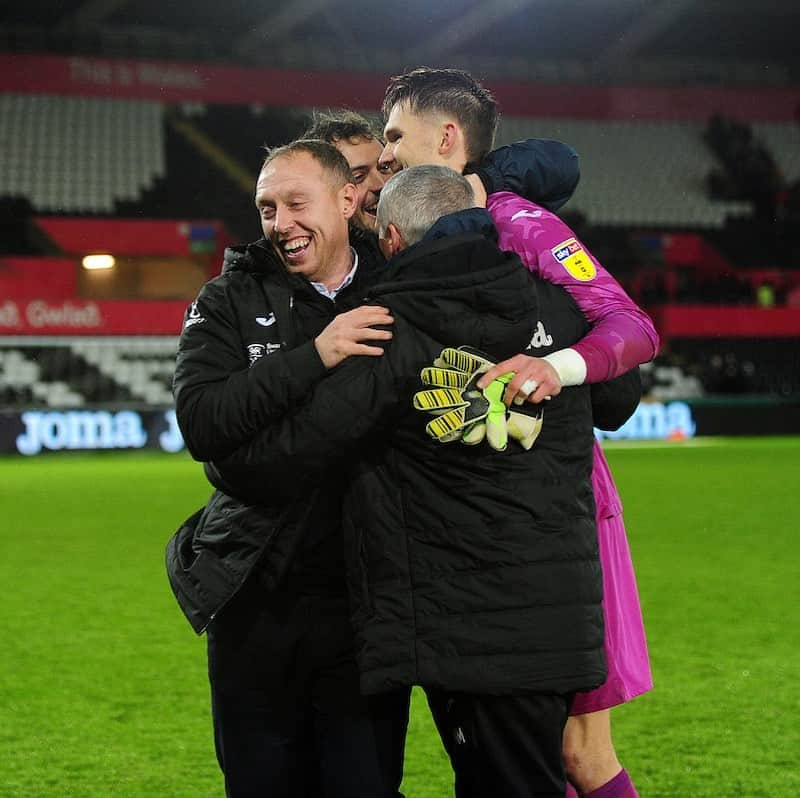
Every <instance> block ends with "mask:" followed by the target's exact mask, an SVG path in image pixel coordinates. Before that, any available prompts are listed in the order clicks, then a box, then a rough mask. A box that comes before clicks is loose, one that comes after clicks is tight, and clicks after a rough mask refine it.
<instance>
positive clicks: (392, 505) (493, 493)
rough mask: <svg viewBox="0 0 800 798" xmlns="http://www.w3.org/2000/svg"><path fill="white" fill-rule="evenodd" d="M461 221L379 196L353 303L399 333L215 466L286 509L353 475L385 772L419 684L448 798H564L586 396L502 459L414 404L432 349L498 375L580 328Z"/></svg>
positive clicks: (587, 442) (411, 185) (428, 197)
mask: <svg viewBox="0 0 800 798" xmlns="http://www.w3.org/2000/svg"><path fill="white" fill-rule="evenodd" d="M473 204H474V198H473V195H472V190H471V188H470V187H469V184H468V183H467V182H466V181H465V179H464V178H463V177H461V176H460V175H458V174H457V173H456V172H454V171H452V170H450V169H447V168H446V167H441V166H425V167H417V168H413V169H408V170H405V171H403V172H402V173H401V174H399V175H397V176H395V177H394V178H393V179H392V180H391V181H390V182H389V183H388V184H387V186H386V188H385V189H384V190H383V192H382V194H381V200H380V204H379V208H378V220H379V233H380V243H381V248H382V249H383V251H384V254H385V255H386V256H387V257H388V258H389V259H390V260H389V262H388V264H387V266H386V271H385V275H384V278H385V279H384V280H383V281H382V282H380V283H379V284H378V285H376V286H374V287H373V288H372V289H371V290H370V291H369V293H368V295H367V297H366V301H367V302H369V303H374V304H380V305H383V306H386V307H388V308H390V309H391V312H392V315H393V317H394V318H395V325H394V335H393V338H392V340H391V341H390V342H388V343H387V344H386V346H385V353H384V356H383V357H380V358H366V357H351V358H348V359H347V360H345V361H344V362H343V363H342V364H341V365H340V366H339V367H337V368H336V369H334V370H333V371H332V372H331V373H330V374H329V375H328V376H326V377H325V378H324V379H323V380H321V381H320V382H319V383H318V384H317V385H316V387H315V389H314V391H313V395H312V396H311V397H310V399H309V401H308V402H307V403H306V404H304V405H303V406H302V407H300V408H298V409H297V411H296V412H295V413H294V414H291V415H290V416H288V417H286V418H284V419H282V420H279V421H276V422H275V423H274V424H272V425H270V426H269V427H267V428H266V429H264V430H263V431H262V432H261V433H260V434H259V435H258V436H257V437H256V438H254V439H253V440H251V442H250V443H249V444H248V445H246V446H244V447H242V448H241V449H239V450H237V451H236V452H235V453H234V454H233V455H232V456H231V457H229V458H228V459H226V460H224V461H222V462H217V463H215V467H216V468H217V469H218V471H219V473H220V474H221V475H222V476H223V477H225V478H228V479H235V480H236V481H237V484H241V483H243V482H244V481H245V480H249V481H250V484H251V489H252V490H253V491H254V492H257V491H258V490H259V489H260V490H262V491H263V489H264V487H263V486H264V485H267V484H269V486H270V490H271V491H273V492H276V493H277V492H282V494H283V495H285V496H287V497H291V496H296V497H302V496H303V495H304V494H305V493H306V492H307V491H308V490H309V489H310V488H311V486H313V485H314V484H316V483H318V482H319V481H320V480H322V479H324V478H325V474H326V472H329V471H330V469H332V468H342V467H348V468H350V469H351V473H350V479H349V487H348V490H347V493H346V495H345V497H344V501H343V508H344V509H343V512H344V525H345V534H346V560H347V569H348V588H349V594H350V601H351V607H352V620H353V625H354V631H355V635H356V656H357V660H358V664H359V668H360V671H361V686H362V690H363V691H364V692H365V693H367V694H368V695H373V696H382V697H384V698H387V697H388V698H389V700H388V701H387V702H386V704H385V705H386V706H395V707H400V708H401V710H400V711H399V712H398V716H397V718H396V719H395V722H394V724H392V723H391V722H389V723H387V722H386V721H387V719H386V718H385V717H384V718H382V721H381V724H380V726H379V733H382V734H389V735H390V736H392V738H393V739H394V740H396V745H397V750H396V751H395V756H394V758H395V759H400V758H401V757H402V744H403V738H404V734H405V723H406V717H404V715H403V710H402V708H403V707H404V706H407V704H405V703H404V701H403V700H398V701H393V700H391V699H392V697H393V696H397V695H398V694H403V693H407V691H408V689H409V687H410V686H411V685H414V684H417V685H421V686H423V687H424V688H425V689H426V692H427V694H428V698H429V701H430V703H431V706H432V708H433V709H434V715H435V717H436V720H437V724H438V726H439V729H440V733H442V734H443V735H445V736H447V739H445V740H444V742H445V745H446V746H447V747H448V749H449V750H450V752H451V759H452V762H453V765H454V768H455V770H456V780H457V785H458V790H459V792H458V794H459V795H489V794H497V795H506V796H516V795H519V796H522V795H533V794H553V795H556V794H559V792H560V794H563V792H564V789H565V779H564V773H563V766H562V762H561V735H562V731H563V728H564V724H565V722H566V718H567V713H568V710H569V705H570V701H571V697H572V695H573V694H574V692H575V691H577V690H585V689H588V688H592V687H594V686H596V685H598V684H600V683H602V682H603V680H604V678H605V661H604V653H603V614H602V609H601V599H602V586H601V585H602V582H601V573H600V565H599V561H598V553H597V537H596V529H595V520H594V499H593V494H592V487H591V470H592V443H593V433H592V406H591V399H590V393H589V388H588V386H576V387H572V388H567V389H564V390H563V391H562V392H561V393H560V394H559V395H558V396H557V397H554V398H553V400H552V401H551V402H549V403H548V404H547V407H546V408H545V410H544V417H543V419H542V424H541V429H540V430H539V434H538V437H537V438H536V440H535V442H534V443H533V445H532V448H530V450H526V449H525V448H524V447H523V446H521V445H518V444H517V442H516V441H515V440H511V441H509V443H508V445H507V446H506V447H505V449H504V451H496V450H495V449H493V448H492V447H491V446H489V445H488V443H485V442H484V443H479V444H478V445H477V447H472V448H470V447H466V446H463V445H462V444H461V443H459V442H453V443H442V442H440V441H439V440H436V439H435V438H434V437H431V436H430V435H426V434H425V432H424V431H423V430H424V427H425V425H426V423H427V422H429V421H430V418H429V417H428V416H425V415H422V414H420V413H419V412H417V411H415V410H414V409H413V407H412V398H413V396H414V395H415V394H417V393H419V392H420V391H421V390H422V389H423V388H424V386H423V385H422V384H421V383H420V378H419V374H420V372H421V370H422V369H423V368H424V367H426V366H430V365H431V363H432V362H433V361H434V359H435V358H436V357H437V356H439V355H440V353H441V352H442V350H443V349H446V348H448V347H450V348H457V347H459V346H462V345H469V346H472V347H476V348H478V349H479V350H480V351H481V352H483V353H485V354H486V355H487V356H488V357H489V358H490V359H494V360H502V359H503V358H506V357H509V356H510V355H512V354H515V353H516V352H518V351H521V350H523V349H525V348H526V347H527V346H528V344H529V342H530V341H531V339H532V337H533V335H534V334H535V333H536V331H537V329H538V327H539V325H540V324H541V325H543V326H544V327H545V328H546V330H547V331H548V336H549V338H550V340H551V342H552V347H553V348H554V349H556V348H563V347H566V346H570V345H571V344H572V343H574V342H575V341H577V340H579V339H580V338H581V337H582V336H583V335H584V334H585V333H586V332H587V328H588V324H587V322H586V321H585V319H584V318H583V315H582V314H581V313H580V312H579V310H578V309H577V306H576V305H575V303H574V301H573V300H572V299H571V298H570V297H569V296H568V294H567V293H566V292H565V291H564V290H563V289H561V288H558V287H557V286H553V285H551V284H548V283H545V282H541V281H537V280H536V279H535V278H532V277H531V276H530V274H529V273H528V272H527V271H526V270H525V269H524V267H523V266H522V265H521V263H520V262H519V260H518V258H517V257H516V256H515V255H513V254H511V253H504V252H501V251H500V250H499V249H498V248H497V246H496V244H495V243H494V241H493V238H494V236H495V231H494V226H493V224H492V221H491V218H490V217H489V216H488V214H487V213H486V211H485V210H482V209H477V208H474V207H472V206H473ZM542 354H546V350H545V352H543V353H542ZM479 398H480V397H479ZM464 404H465V405H469V406H470V407H471V406H472V405H471V404H470V402H465V403H464ZM475 404H476V405H480V402H479V401H477V402H476V403H475ZM478 411H480V408H478ZM478 415H480V412H479V413H478ZM477 417H478V416H470V415H469V414H468V413H467V412H466V411H465V413H464V418H463V422H464V426H462V427H461V428H458V429H456V430H455V432H456V433H457V434H458V433H465V432H466V433H471V432H472V429H471V428H470V426H469V424H468V422H470V421H474V420H476V418H477ZM484 417H485V418H486V420H487V421H488V417H486V416H485V413H484ZM457 434H456V436H455V437H457ZM531 485H534V486H536V489H535V490H531V489H530V486H531ZM392 729H393V731H392ZM445 729H446V730H447V731H446V732H445ZM380 747H381V748H382V749H384V750H385V746H380ZM389 766H390V767H391V763H390V765H389Z"/></svg>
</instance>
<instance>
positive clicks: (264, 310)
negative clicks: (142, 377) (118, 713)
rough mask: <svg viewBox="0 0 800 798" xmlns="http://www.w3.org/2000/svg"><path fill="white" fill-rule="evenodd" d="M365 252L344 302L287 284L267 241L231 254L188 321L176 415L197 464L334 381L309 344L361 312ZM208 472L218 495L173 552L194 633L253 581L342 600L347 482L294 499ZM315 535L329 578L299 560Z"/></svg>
mask: <svg viewBox="0 0 800 798" xmlns="http://www.w3.org/2000/svg"><path fill="white" fill-rule="evenodd" d="M365 243H366V242H361V243H360V245H359V249H358V251H359V268H358V270H357V273H356V279H355V281H354V282H353V284H352V285H351V286H349V287H348V288H346V289H344V290H343V291H342V292H341V293H340V294H339V296H338V297H337V301H336V303H334V302H332V301H331V300H329V299H327V298H325V297H322V296H320V295H319V294H318V293H317V291H316V290H315V289H314V288H313V286H311V284H310V283H309V282H308V280H306V279H305V278H303V277H301V276H299V275H292V274H289V273H288V272H287V271H286V269H285V268H284V267H283V265H282V263H281V262H280V260H278V258H277V256H276V255H275V254H274V252H273V250H272V248H271V247H270V246H269V245H268V244H266V242H264V241H259V242H256V243H254V244H250V245H248V246H246V247H240V248H232V249H229V250H227V251H226V254H225V263H224V266H223V272H222V274H221V275H220V276H219V277H216V278H215V279H213V280H211V281H209V282H208V283H207V284H206V285H205V286H204V287H203V289H202V290H201V292H200V294H199V296H198V298H197V301H196V302H194V303H193V304H192V306H191V307H190V308H189V310H188V311H187V315H186V319H185V321H184V329H183V332H182V334H181V338H180V342H179V348H178V358H177V364H176V369H175V376H174V393H175V403H176V412H177V418H178V423H179V426H180V429H181V432H182V433H183V436H184V439H185V441H186V445H187V448H188V449H189V451H190V452H191V454H192V455H193V456H194V457H195V459H197V460H201V461H211V460H215V459H221V458H224V457H225V456H226V455H228V454H230V453H231V452H232V451H234V450H235V449H236V447H238V446H241V445H242V444H243V443H245V442H246V441H248V440H250V439H251V438H252V437H253V436H254V435H255V434H256V433H257V432H258V431H259V430H261V429H263V428H264V426H265V425H268V424H269V423H270V422H273V421H275V420H276V419H279V418H282V417H283V416H285V415H286V414H287V413H289V412H290V411H291V410H292V409H293V408H295V407H296V406H297V405H298V404H300V403H301V402H302V401H304V400H305V398H306V397H307V396H308V394H309V393H310V391H311V389H312V386H313V385H314V384H315V383H316V382H317V381H318V380H319V379H320V378H321V377H322V376H324V375H325V374H326V373H327V370H326V368H325V366H324V365H323V363H322V361H321V360H320V358H319V355H318V354H317V350H316V348H315V347H314V344H313V338H314V337H315V336H316V335H318V334H319V333H320V332H321V331H322V329H323V328H324V327H325V326H326V325H327V324H328V323H329V322H330V321H331V320H332V319H333V318H334V316H335V315H336V313H337V312H339V311H341V310H343V309H348V308H349V307H351V306H353V305H355V304H359V301H360V299H361V297H362V296H363V292H364V290H365V287H366V285H368V284H370V282H371V275H372V273H373V272H374V270H375V267H376V265H377V258H376V257H375V254H376V253H375V251H374V249H373V248H371V247H369V246H366V245H365ZM205 468H206V475H207V476H208V478H209V480H210V481H211V483H212V485H213V486H214V487H216V488H217V489H218V490H217V491H216V492H215V493H214V494H213V495H212V496H211V498H210V500H209V502H208V503H207V505H206V506H205V507H204V508H203V509H202V510H200V511H199V512H197V513H195V514H194V515H192V516H191V517H190V518H188V519H187V520H186V521H185V522H184V523H183V524H182V525H181V527H180V528H179V529H178V531H177V532H176V533H175V535H173V537H172V538H171V539H170V541H169V543H168V545H167V551H166V560H167V573H168V576H169V580H170V584H171V586H172V589H173V591H174V593H175V595H176V598H177V599H178V603H179V604H180V606H181V609H182V610H183V612H184V614H185V615H186V617H187V618H188V620H189V622H190V623H191V624H192V627H193V628H194V630H195V631H196V632H198V633H200V632H202V631H203V630H204V629H205V628H206V627H207V626H208V624H209V622H210V621H212V620H213V618H214V617H215V616H216V615H217V613H218V612H219V611H220V610H221V609H222V607H224V606H225V604H227V602H228V601H229V600H230V599H231V598H232V597H233V595H234V594H235V593H236V592H237V591H238V590H239V588H240V587H241V585H242V584H243V583H244V581H245V580H246V579H247V578H248V577H249V576H250V575H251V574H253V575H254V576H255V577H256V578H258V579H260V580H261V581H262V583H264V585H265V586H266V587H267V588H275V587H277V586H278V585H280V584H283V585H285V584H286V582H287V580H291V579H292V578H295V579H296V580H297V581H303V582H306V583H308V582H309V580H310V581H311V582H314V583H315V584H313V585H312V587H313V588H314V589H316V590H324V591H325V592H341V593H344V591H345V580H344V565H343V555H342V553H341V550H342V544H341V519H340V512H339V507H340V503H341V500H340V495H341V492H342V490H343V489H344V488H343V482H340V481H333V480H332V481H328V483H326V484H325V485H324V486H321V485H316V486H313V487H311V488H309V490H308V491H306V492H305V494H304V495H303V496H302V497H301V498H298V494H297V493H296V492H295V491H294V490H290V491H283V490H282V489H281V487H280V485H279V484H278V483H277V482H272V481H269V480H267V481H259V480H257V479H250V478H249V475H248V474H247V473H246V472H244V473H242V474H241V478H240V475H239V474H236V473H233V472H229V473H227V474H226V475H223V474H221V473H220V472H219V471H218V470H217V469H216V468H215V467H214V465H213V464H212V463H210V462H206V464H205ZM331 508H335V509H334V511H331ZM309 535H313V536H315V540H318V541H327V542H326V545H328V546H329V550H330V552H331V554H332V561H331V562H330V563H328V564H326V565H325V566H324V567H323V568H322V569H320V568H319V567H316V568H314V569H308V563H306V562H304V561H303V556H302V553H303V545H304V543H308V539H309ZM292 568H296V569H297V570H298V573H296V574H293V573H292V571H291V569H292ZM303 568H307V570H306V571H305V572H303V571H302V569H303Z"/></svg>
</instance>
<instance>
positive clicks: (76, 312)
mask: <svg viewBox="0 0 800 798" xmlns="http://www.w3.org/2000/svg"><path fill="white" fill-rule="evenodd" d="M25 318H26V319H27V321H28V324H30V326H31V327H37V328H40V327H78V328H93V327H100V326H102V324H103V317H102V315H101V313H100V308H99V307H98V306H97V305H96V304H95V303H94V302H86V303H85V304H81V305H76V304H73V303H72V302H62V303H61V304H60V305H49V304H48V303H47V302H45V301H44V300H41V299H36V300H34V301H33V302H29V303H28V306H27V307H26V308H25Z"/></svg>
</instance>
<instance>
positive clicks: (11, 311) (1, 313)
mask: <svg viewBox="0 0 800 798" xmlns="http://www.w3.org/2000/svg"><path fill="white" fill-rule="evenodd" d="M19 326H20V320H19V308H18V307H17V303H16V302H12V301H11V300H10V299H7V300H6V301H5V302H4V303H3V304H2V305H0V327H8V328H14V327H19Z"/></svg>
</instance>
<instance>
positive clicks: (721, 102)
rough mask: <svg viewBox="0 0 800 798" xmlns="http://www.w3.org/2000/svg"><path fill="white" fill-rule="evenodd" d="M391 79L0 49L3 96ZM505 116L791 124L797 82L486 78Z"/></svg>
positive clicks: (334, 85)
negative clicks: (661, 83)
mask: <svg viewBox="0 0 800 798" xmlns="http://www.w3.org/2000/svg"><path fill="white" fill-rule="evenodd" d="M387 82H388V76H386V75H367V74H363V73H356V72H309V71H301V70H292V69H264V68H262V69H248V68H244V67H228V66H210V65H208V64H193V63H177V62H169V61H140V60H136V61H133V60H116V59H109V58H92V57H85V56H72V57H66V56H54V55H26V54H18V53H0V92H16V93H23V94H66V95H77V96H88V97H117V98H123V99H125V98H128V99H144V100H158V101H160V102H165V103H177V102H184V101H192V100H194V101H199V102H207V103H216V104H235V105H247V104H250V103H258V104H261V105H272V106H319V107H337V106H348V107H351V108H358V109H364V110H370V109H374V110H377V109H378V108H379V107H380V103H381V100H382V98H383V93H384V90H385V88H386V84H387ZM486 86H487V87H488V88H490V89H492V91H493V92H494V93H495V95H496V96H497V99H498V101H499V102H500V106H501V110H502V111H503V113H504V114H506V115H509V116H531V117H559V116H564V117H570V118H583V119H622V120H625V119H627V120H632V121H633V120H645V119H698V120H704V119H707V118H708V117H709V116H710V115H711V114H712V113H714V112H717V113H721V114H724V115H725V116H728V117H732V118H736V119H742V120H745V121H753V120H756V119H761V120H769V121H775V122H781V121H782V122H789V121H793V120H795V118H796V114H797V108H798V106H799V105H800V88H798V87H792V88H762V87H758V88H711V87H705V86H701V87H689V88H666V87H650V88H648V87H639V86H586V85H572V84H566V83H561V84H545V83H522V82H514V81H492V80H489V81H486Z"/></svg>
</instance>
